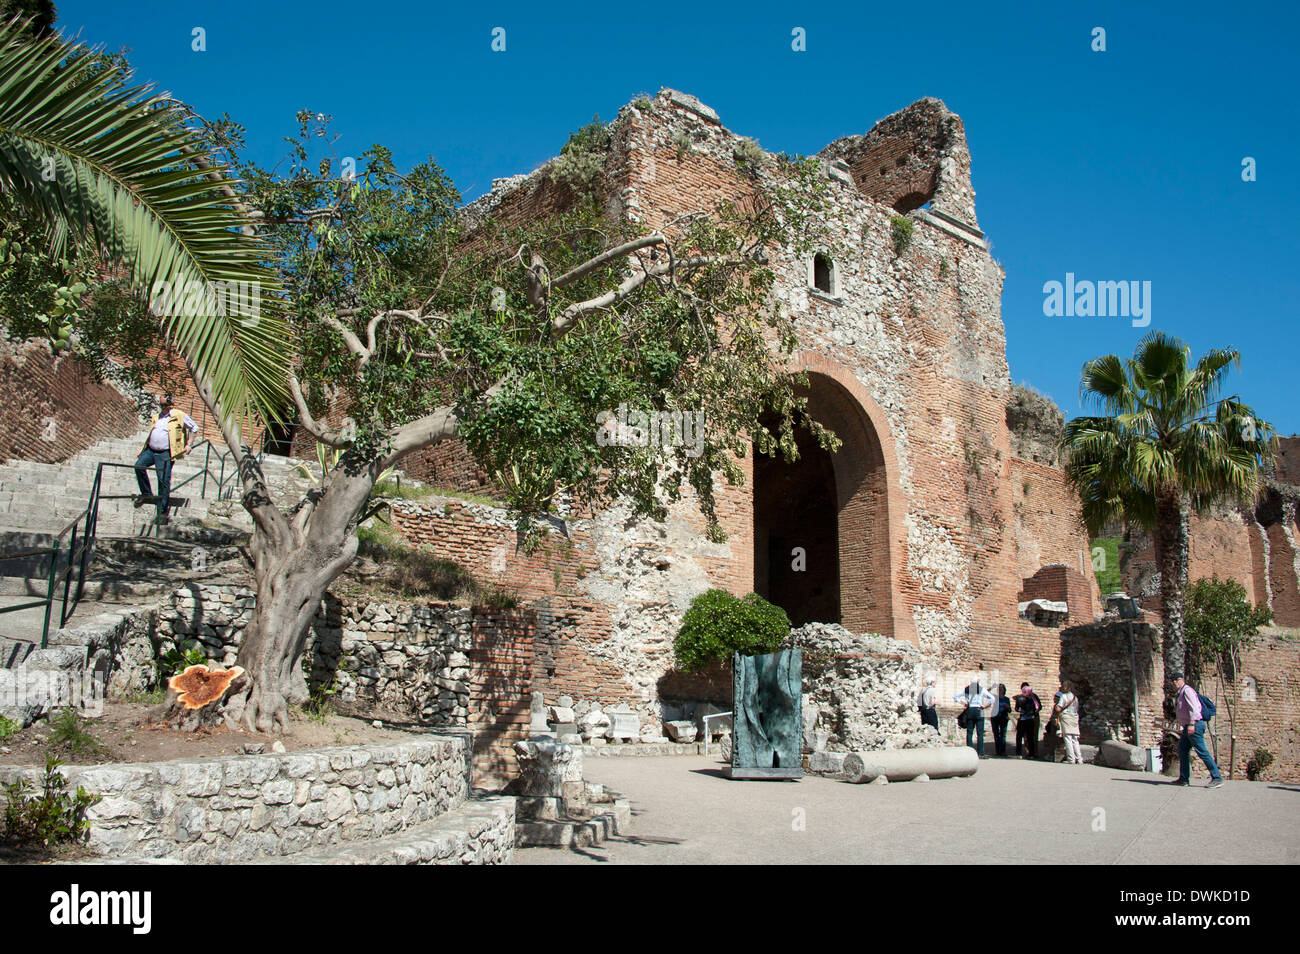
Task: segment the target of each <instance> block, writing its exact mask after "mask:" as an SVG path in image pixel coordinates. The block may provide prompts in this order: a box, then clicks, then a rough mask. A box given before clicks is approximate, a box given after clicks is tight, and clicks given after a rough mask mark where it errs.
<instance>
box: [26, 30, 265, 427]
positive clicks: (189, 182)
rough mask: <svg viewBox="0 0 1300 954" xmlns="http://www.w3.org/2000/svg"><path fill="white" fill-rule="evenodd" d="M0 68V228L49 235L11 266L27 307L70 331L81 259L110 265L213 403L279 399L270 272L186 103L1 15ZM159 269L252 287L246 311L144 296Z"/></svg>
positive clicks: (188, 282)
mask: <svg viewBox="0 0 1300 954" xmlns="http://www.w3.org/2000/svg"><path fill="white" fill-rule="evenodd" d="M0 77H3V79H0V192H3V193H4V196H5V198H4V201H3V202H2V203H0V221H3V223H4V234H5V237H6V238H9V239H11V240H12V239H15V238H18V237H19V236H21V239H20V245H31V244H33V243H35V241H36V239H37V238H38V237H39V238H41V239H43V240H44V241H43V242H42V244H43V245H44V246H46V247H47V248H48V252H47V253H44V257H45V260H44V262H43V263H42V264H41V266H40V267H38V268H36V269H35V270H34V273H33V270H31V269H28V270H27V271H28V274H26V275H23V276H18V278H17V282H18V284H19V285H21V286H24V290H25V291H26V292H27V293H28V294H29V295H35V296H36V297H37V298H39V299H41V300H40V301H36V302H33V305H34V307H35V310H34V311H33V312H32V313H31V314H33V315H35V316H37V318H35V319H33V320H37V321H40V320H41V318H42V317H43V318H44V323H45V324H46V325H47V331H46V334H51V333H52V337H53V340H54V341H68V342H70V341H73V340H74V336H73V330H72V323H73V322H72V319H73V318H75V317H76V316H77V315H78V314H79V313H80V309H81V306H82V302H81V298H82V296H83V295H84V294H85V291H86V289H85V288H83V289H81V290H80V291H78V286H79V285H87V286H88V285H89V284H90V283H89V282H84V281H82V280H81V276H84V275H87V273H86V272H85V271H84V270H83V269H84V268H85V267H87V266H90V265H95V264H99V265H104V266H109V267H112V266H117V267H119V268H120V269H121V271H123V272H125V274H126V276H127V278H126V280H127V281H128V282H129V287H130V288H131V290H132V292H133V293H134V294H135V295H136V296H137V297H138V298H152V299H153V300H154V301H155V303H156V305H157V308H158V313H159V318H160V319H161V322H162V325H163V330H164V333H165V334H166V337H167V339H168V340H169V342H170V343H172V344H173V345H174V346H175V347H176V348H177V349H178V350H179V351H180V352H181V353H182V354H184V355H185V356H186V358H187V359H189V361H190V362H191V364H192V365H193V366H194V367H195V369H196V372H197V373H198V374H199V376H200V377H201V378H204V379H206V380H208V381H209V382H211V384H212V385H213V388H214V390H215V393H216V396H217V398H218V400H219V402H220V404H221V406H222V407H224V408H226V409H227V410H228V411H229V412H230V413H237V412H239V411H241V410H243V409H244V408H245V407H247V406H249V405H251V406H252V407H253V408H255V409H257V410H258V411H260V412H263V413H272V412H274V411H276V410H278V408H279V407H280V406H281V404H282V403H283V401H284V399H285V397H286V391H285V377H284V371H285V358H286V352H285V340H286V337H285V334H284V327H283V323H282V321H281V320H280V317H279V298H278V288H277V283H276V280H275V274H274V272H272V271H271V270H270V269H269V268H268V267H267V266H266V264H265V255H266V251H267V250H266V249H265V248H264V247H262V246H261V245H260V243H259V242H258V241H257V239H256V238H255V237H254V236H253V234H252V231H251V227H250V228H249V230H248V232H244V231H243V227H244V226H248V225H249V224H250V223H249V220H248V218H247V217H246V216H245V214H244V213H243V212H242V211H240V210H238V209H237V208H235V207H233V206H232V203H231V201H230V198H229V196H228V194H227V191H226V190H229V189H234V188H235V187H236V183H235V182H233V181H232V180H230V179H228V178H226V177H225V176H224V175H222V174H221V173H220V172H219V170H217V169H216V168H215V167H213V166H212V164H211V163H210V161H209V160H208V159H207V158H206V157H207V156H208V155H209V151H208V148H207V143H206V141H205V140H204V137H203V136H202V135H201V134H200V133H197V132H194V131H192V130H191V129H190V128H188V124H189V123H190V114H189V112H188V110H187V109H185V107H183V106H181V105H179V104H177V103H176V102H174V101H173V100H171V99H170V98H169V97H158V96H151V95H149V91H148V90H147V89H145V88H143V87H135V88H128V87H127V86H126V83H127V73H126V72H125V70H124V68H123V66H122V64H121V62H118V61H116V60H114V59H113V58H105V57H102V56H98V55H89V54H87V53H86V51H85V50H84V48H82V47H77V46H72V45H68V44H65V43H63V41H62V40H61V39H59V38H57V37H50V38H47V39H41V40H33V39H31V38H30V36H28V35H27V34H25V33H24V32H23V31H22V28H20V27H18V26H17V25H15V24H9V23H0ZM209 173H211V174H209ZM60 273H62V274H60ZM95 274H100V272H98V271H97V272H95ZM0 281H3V284H5V285H10V284H13V283H14V281H15V277H14V276H13V275H10V276H8V277H7V278H6V279H0ZM161 282H166V283H168V285H169V286H170V287H172V288H180V289H187V288H190V287H193V288H196V289H203V290H207V291H211V290H212V289H214V288H218V287H225V286H227V285H229V284H233V285H234V287H239V283H241V282H242V283H244V287H245V288H253V289H256V290H257V291H256V292H255V293H254V296H252V297H254V298H255V300H256V303H257V307H258V313H257V316H256V317H255V318H250V315H251V311H248V310H240V308H239V306H238V305H236V307H234V308H226V307H224V305H225V304H226V300H225V298H224V297H223V299H222V306H223V307H216V306H209V305H208V303H207V302H206V301H203V302H201V303H200V302H193V303H194V304H196V305H197V307H193V308H191V307H178V306H177V305H176V303H175V302H165V301H164V300H163V298H162V297H159V296H155V294H154V292H155V290H156V289H157V288H158V287H159V286H158V283H161ZM202 297H203V296H201V295H197V296H195V298H199V299H202ZM191 301H193V300H192V299H191ZM7 313H8V314H14V312H13V311H12V306H7ZM155 327H156V323H155ZM55 347H56V348H57V349H59V350H64V349H65V348H66V347H68V346H62V345H56V346H55Z"/></svg>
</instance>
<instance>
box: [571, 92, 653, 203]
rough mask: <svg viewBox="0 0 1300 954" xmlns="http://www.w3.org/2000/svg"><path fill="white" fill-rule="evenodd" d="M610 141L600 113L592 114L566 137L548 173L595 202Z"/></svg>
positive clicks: (598, 197)
mask: <svg viewBox="0 0 1300 954" xmlns="http://www.w3.org/2000/svg"><path fill="white" fill-rule="evenodd" d="M647 105H648V104H647ZM612 141H613V134H612V133H611V132H610V129H609V127H608V126H606V125H605V124H604V123H602V122H601V121H600V117H599V116H593V117H592V118H591V122H590V123H588V124H587V125H585V126H583V127H582V128H581V129H579V130H578V131H577V132H575V133H572V134H571V135H570V136H569V141H568V142H566V143H565V144H564V148H563V149H561V150H560V154H559V155H558V156H557V157H556V158H555V159H554V160H552V162H551V164H550V173H551V175H552V176H553V177H554V178H555V180H556V181H557V182H561V183H563V184H564V185H567V186H568V187H569V188H570V189H572V190H573V191H574V192H576V193H578V194H579V195H581V196H585V197H586V198H587V199H588V200H590V201H592V202H596V201H598V200H599V199H600V197H601V186H602V184H603V182H604V177H605V157H606V156H607V155H608V154H609V146H610V143H611V142H612Z"/></svg>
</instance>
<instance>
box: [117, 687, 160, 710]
mask: <svg viewBox="0 0 1300 954" xmlns="http://www.w3.org/2000/svg"><path fill="white" fill-rule="evenodd" d="M166 699H167V690H166V689H164V688H163V687H162V686H159V687H158V688H157V689H150V690H149V691H148V692H133V693H130V694H129V695H125V696H123V697H122V701H123V702H130V703H134V704H137V705H140V704H143V705H151V706H156V705H161V704H162V703H163V702H164V701H165V700H166Z"/></svg>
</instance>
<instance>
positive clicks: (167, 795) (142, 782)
mask: <svg viewBox="0 0 1300 954" xmlns="http://www.w3.org/2000/svg"><path fill="white" fill-rule="evenodd" d="M464 744H465V743H464V741H463V740H462V739H455V738H436V737H430V738H426V739H422V740H419V741H414V742H409V743H402V744H398V745H369V746H350V747H347V748H328V749H321V750H318V751H313V752H292V753H285V754H281V755H261V756H227V757H219V758H211V759H202V760H193V761H172V762H156V763H123V764H114V765H97V766H90V767H76V766H66V767H64V768H63V769H61V772H62V773H63V775H64V776H65V777H66V778H67V780H68V784H69V785H70V786H72V787H76V786H78V785H81V786H84V787H85V788H86V789H87V790H88V791H90V792H93V793H95V794H97V795H100V796H103V798H102V800H101V801H100V802H98V803H97V804H96V805H94V806H93V807H92V808H91V809H90V811H89V812H88V815H87V817H88V818H89V820H90V822H91V832H90V842H89V846H90V848H91V849H92V850H94V851H96V852H98V853H100V854H102V855H113V856H115V857H131V856H134V857H140V858H174V859H177V860H179V861H181V862H183V863H185V864H207V863H228V862H241V861H252V860H256V859H266V858H276V857H282V856H286V855H293V854H297V853H300V852H304V851H309V850H312V849H319V848H324V847H326V846H330V845H346V844H349V843H356V842H360V841H364V840H370V839H374V838H378V837H381V836H383V835H387V834H391V833H393V832H398V831H402V830H405V829H408V828H411V827H412V826H415V825H419V824H421V823H424V822H427V821H431V820H433V819H436V818H437V817H438V816H440V815H443V814H445V813H446V812H448V811H450V810H452V809H455V808H457V807H458V806H460V805H462V804H463V803H464V802H465V799H466V796H467V794H468V793H467V790H466V779H465V753H464ZM40 775H41V773H40V772H39V771H37V770H34V769H27V770H20V769H13V768H3V767H0V782H5V783H7V782H10V781H13V780H14V779H15V778H17V777H19V776H24V777H26V778H27V779H28V780H29V781H31V782H33V783H37V782H38V781H39V777H40ZM512 814H513V813H512ZM513 845H514V841H513V818H511V824H510V825H509V826H505V828H504V830H502V829H488V830H486V831H483V832H480V833H479V835H478V836H477V838H475V839H474V840H473V841H472V842H470V843H469V844H467V845H466V846H465V854H466V856H467V857H472V858H473V859H475V860H477V861H479V862H480V863H493V862H506V863H508V862H509V861H510V860H511V857H512V855H513ZM449 860H461V859H460V858H457V859H449Z"/></svg>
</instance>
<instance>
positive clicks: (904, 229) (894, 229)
mask: <svg viewBox="0 0 1300 954" xmlns="http://www.w3.org/2000/svg"><path fill="white" fill-rule="evenodd" d="M889 229H890V232H891V235H892V238H893V240H894V256H895V257H896V258H898V257H901V256H902V254H903V253H904V252H906V251H907V249H908V246H910V245H911V244H912V233H913V231H915V226H914V225H913V224H912V220H911V219H909V218H907V216H904V215H895V216H891V217H890V219H889Z"/></svg>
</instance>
